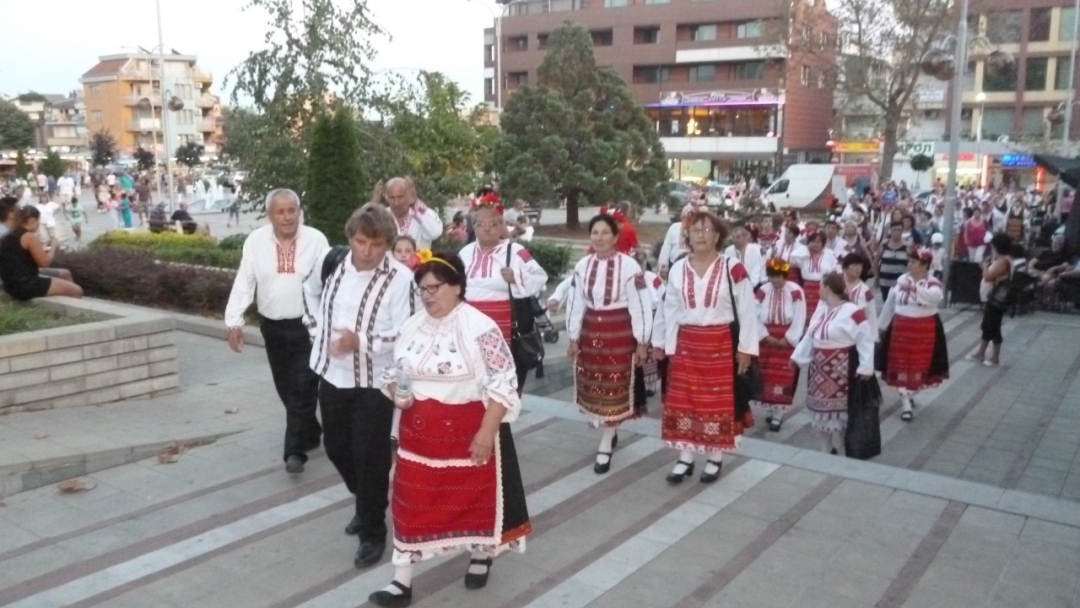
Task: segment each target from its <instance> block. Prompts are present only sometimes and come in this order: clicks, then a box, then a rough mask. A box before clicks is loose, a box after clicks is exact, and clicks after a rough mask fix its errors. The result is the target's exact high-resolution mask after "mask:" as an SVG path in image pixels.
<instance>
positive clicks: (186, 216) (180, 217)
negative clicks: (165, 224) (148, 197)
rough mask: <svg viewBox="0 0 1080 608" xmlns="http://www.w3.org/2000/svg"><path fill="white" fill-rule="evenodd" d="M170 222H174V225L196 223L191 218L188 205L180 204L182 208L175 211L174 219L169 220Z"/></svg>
mask: <svg viewBox="0 0 1080 608" xmlns="http://www.w3.org/2000/svg"><path fill="white" fill-rule="evenodd" d="M169 221H170V222H173V223H176V222H182V223H187V222H194V221H195V220H194V219H193V218H192V217H191V214H190V213H188V210H187V203H180V208H179V209H177V210H176V211H173V214H172V217H171V218H169Z"/></svg>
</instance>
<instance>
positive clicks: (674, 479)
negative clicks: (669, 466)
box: [666, 460, 694, 486]
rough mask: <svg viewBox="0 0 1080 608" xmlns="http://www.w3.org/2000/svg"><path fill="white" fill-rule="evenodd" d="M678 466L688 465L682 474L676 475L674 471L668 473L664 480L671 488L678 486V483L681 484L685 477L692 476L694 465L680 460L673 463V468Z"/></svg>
mask: <svg viewBox="0 0 1080 608" xmlns="http://www.w3.org/2000/svg"><path fill="white" fill-rule="evenodd" d="M680 464H684V465H689V466H687V467H686V470H684V471H683V472H682V473H676V472H675V471H672V472H670V473H668V476H667V478H666V479H667V482H668V483H670V484H671V485H673V486H674V485H679V484H680V483H682V482H683V480H684V479H686V478H687V477H689V476H691V475H693V474H694V463H692V462H683V461H681V460H680V461H678V462H676V463H675V466H676V467H677V466H679V465H680Z"/></svg>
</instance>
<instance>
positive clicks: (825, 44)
mask: <svg viewBox="0 0 1080 608" xmlns="http://www.w3.org/2000/svg"><path fill="white" fill-rule="evenodd" d="M827 48H829V33H828V32H821V36H820V38H818V50H825V49H827Z"/></svg>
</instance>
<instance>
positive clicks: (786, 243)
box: [769, 223, 810, 285]
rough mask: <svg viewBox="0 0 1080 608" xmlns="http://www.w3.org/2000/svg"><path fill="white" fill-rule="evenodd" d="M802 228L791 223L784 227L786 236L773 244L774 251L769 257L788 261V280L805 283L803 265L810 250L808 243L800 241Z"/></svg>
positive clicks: (800, 283)
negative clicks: (804, 243)
mask: <svg viewBox="0 0 1080 608" xmlns="http://www.w3.org/2000/svg"><path fill="white" fill-rule="evenodd" d="M801 233H802V230H800V229H799V225H798V224H795V223H790V224H788V225H787V226H785V227H784V236H783V238H781V239H780V240H778V241H777V242H776V244H775V245H773V248H772V252H771V253H770V254H769V257H773V258H780V259H781V260H784V261H785V262H787V263H788V268H789V270H788V277H787V278H788V280H789V281H793V282H795V283H798V284H799V285H802V284H803V280H802V265H803V262H804V261H805V260H806V258H807V256H809V255H810V252H809V251H808V250H807V249H806V245H803V244H802V243H800V242H799V235H800V234H801Z"/></svg>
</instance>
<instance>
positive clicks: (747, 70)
mask: <svg viewBox="0 0 1080 608" xmlns="http://www.w3.org/2000/svg"><path fill="white" fill-rule="evenodd" d="M764 77H765V62H764V61H745V62H743V63H736V64H735V80H761V79H762V78H764Z"/></svg>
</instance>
